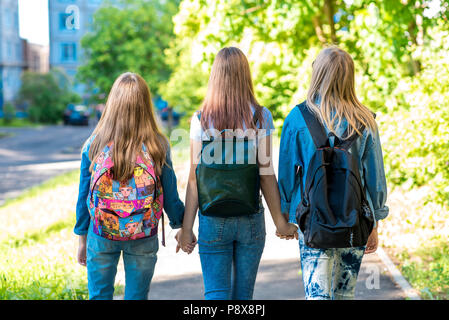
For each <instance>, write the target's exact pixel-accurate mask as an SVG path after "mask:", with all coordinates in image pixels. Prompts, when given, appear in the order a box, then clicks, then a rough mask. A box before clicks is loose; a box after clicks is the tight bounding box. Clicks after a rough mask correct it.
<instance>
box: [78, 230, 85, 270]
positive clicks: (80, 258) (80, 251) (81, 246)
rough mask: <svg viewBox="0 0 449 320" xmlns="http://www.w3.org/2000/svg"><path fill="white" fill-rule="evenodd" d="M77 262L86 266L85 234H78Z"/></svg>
mask: <svg viewBox="0 0 449 320" xmlns="http://www.w3.org/2000/svg"><path fill="white" fill-rule="evenodd" d="M77 260H78V263H79V264H80V265H82V266H84V267H85V266H86V260H87V259H86V236H80V238H79V245H78V256H77Z"/></svg>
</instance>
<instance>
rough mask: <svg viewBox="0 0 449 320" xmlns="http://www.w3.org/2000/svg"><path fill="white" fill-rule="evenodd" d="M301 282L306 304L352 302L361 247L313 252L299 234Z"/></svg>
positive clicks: (362, 250)
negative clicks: (322, 301) (350, 300)
mask: <svg viewBox="0 0 449 320" xmlns="http://www.w3.org/2000/svg"><path fill="white" fill-rule="evenodd" d="M299 249H300V253H301V269H302V279H303V282H304V289H305V293H306V299H307V300H349V299H354V292H355V285H356V283H357V276H358V274H359V270H360V265H361V263H362V258H363V254H364V252H365V246H363V247H356V248H332V249H315V248H310V247H308V246H306V245H305V243H304V235H303V233H302V232H301V231H300V230H299Z"/></svg>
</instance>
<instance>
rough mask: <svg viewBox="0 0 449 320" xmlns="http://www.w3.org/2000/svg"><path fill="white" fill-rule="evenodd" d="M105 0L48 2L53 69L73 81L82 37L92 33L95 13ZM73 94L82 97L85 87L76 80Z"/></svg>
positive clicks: (79, 56) (81, 57)
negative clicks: (59, 70) (65, 74)
mask: <svg viewBox="0 0 449 320" xmlns="http://www.w3.org/2000/svg"><path fill="white" fill-rule="evenodd" d="M102 2H103V1H102V0H48V17H49V29H50V68H60V69H63V70H64V71H65V72H66V73H67V75H68V76H69V78H70V79H72V81H73V80H74V77H75V75H76V72H77V69H78V66H79V65H80V64H82V60H83V50H82V48H81V43H80V42H81V38H82V37H83V36H84V34H85V33H86V32H87V31H88V30H89V28H90V25H91V24H92V21H93V14H94V13H95V11H97V9H98V8H99V7H100V6H101V4H102ZM73 85H74V87H73V88H74V91H75V92H77V93H78V94H80V95H81V96H82V97H83V96H85V95H86V92H85V90H86V89H85V86H84V85H82V84H77V83H76V82H75V81H73Z"/></svg>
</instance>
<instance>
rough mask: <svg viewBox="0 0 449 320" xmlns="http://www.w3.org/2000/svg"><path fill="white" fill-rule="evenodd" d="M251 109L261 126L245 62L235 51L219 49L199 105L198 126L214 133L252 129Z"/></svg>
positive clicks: (244, 58) (257, 104) (260, 110)
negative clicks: (200, 109) (200, 113)
mask: <svg viewBox="0 0 449 320" xmlns="http://www.w3.org/2000/svg"><path fill="white" fill-rule="evenodd" d="M251 105H252V106H253V107H254V108H255V116H256V117H257V120H258V121H259V123H262V121H263V119H262V107H261V106H260V105H259V103H258V102H257V100H256V98H255V97H254V88H253V82H252V79H251V72H250V69H249V64H248V60H247V59H246V57H245V55H244V54H243V52H242V51H241V50H240V49H238V48H235V47H228V48H223V49H221V50H220V51H219V52H218V54H217V56H216V57H215V60H214V63H213V65H212V70H211V73H210V77H209V84H208V88H207V95H206V99H205V100H204V102H203V105H202V115H201V125H202V127H203V128H208V127H209V123H211V124H212V125H213V126H214V128H215V129H217V130H223V129H234V130H235V129H243V127H242V125H243V124H244V125H245V126H246V128H247V129H249V128H252V129H255V128H256V125H255V124H254V123H253V121H252V120H253V114H252V110H251Z"/></svg>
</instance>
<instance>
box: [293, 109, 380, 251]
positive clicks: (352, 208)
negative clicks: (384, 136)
mask: <svg viewBox="0 0 449 320" xmlns="http://www.w3.org/2000/svg"><path fill="white" fill-rule="evenodd" d="M297 107H298V108H299V109H300V110H301V113H302V115H303V117H304V120H305V122H306V124H307V127H308V129H309V132H310V134H311V136H312V138H313V141H314V144H315V146H316V148H317V150H316V152H315V153H314V155H313V156H312V158H311V159H310V163H309V167H308V168H307V172H306V173H307V176H306V185H305V188H304V186H303V170H302V167H300V168H298V172H299V174H300V181H301V182H300V187H301V199H302V201H301V203H300V204H299V206H298V208H297V210H296V220H297V222H298V225H299V228H300V229H301V231H302V232H303V233H304V241H305V244H306V245H307V246H309V247H311V248H320V249H327V248H350V247H360V246H364V245H366V243H367V241H368V237H369V235H370V233H371V231H372V229H373V225H374V220H373V215H372V213H371V210H370V208H369V206H368V203H367V201H366V197H365V191H364V188H363V187H362V182H361V179H360V173H359V165H358V161H357V159H355V158H354V157H353V156H352V155H351V153H349V152H348V150H349V148H350V147H351V145H352V144H353V143H354V141H355V140H356V139H357V138H358V135H357V133H354V135H353V136H351V137H349V138H348V139H345V140H341V139H339V138H338V137H336V136H335V135H334V134H332V133H330V134H329V135H326V131H325V129H324V127H323V125H322V124H321V122H320V121H319V120H318V119H317V118H316V117H315V115H314V114H313V113H312V112H311V111H310V110H309V109H308V107H307V105H306V103H305V102H303V103H301V104H300V105H298V106H297ZM360 129H361V131H362V132H363V130H364V127H361V128H360ZM331 136H334V139H335V140H334V142H335V144H334V147H330V142H329V138H330V137H331Z"/></svg>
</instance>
